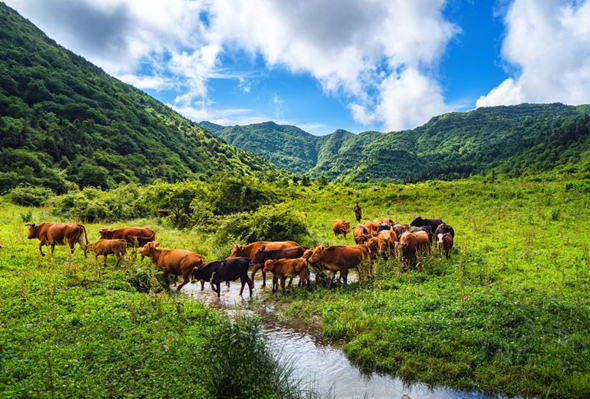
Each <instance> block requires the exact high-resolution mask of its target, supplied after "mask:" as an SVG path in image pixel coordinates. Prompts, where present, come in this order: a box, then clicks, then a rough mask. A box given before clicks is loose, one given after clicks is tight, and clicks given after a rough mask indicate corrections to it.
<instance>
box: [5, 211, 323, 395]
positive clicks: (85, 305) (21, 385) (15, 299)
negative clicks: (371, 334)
mask: <svg viewBox="0 0 590 399" xmlns="http://www.w3.org/2000/svg"><path fill="white" fill-rule="evenodd" d="M0 207H1V212H0V243H2V244H3V248H2V249H0V397H6V398H26V397H35V398H45V397H51V398H54V397H64V398H65V397H67V398H75V397H97V398H100V397H105V398H107V397H108V398H111V397H146V398H152V397H158V398H160V397H174V398H180V397H204V398H207V397H211V398H232V397H233V398H260V397H268V398H270V397H282V398H290V397H319V395H318V394H317V393H316V392H313V391H309V390H304V389H302V388H300V387H299V385H300V384H299V383H298V382H297V381H295V380H293V379H292V378H291V377H290V375H291V374H290V373H291V371H290V366H289V364H285V363H284V362H282V361H279V358H280V356H279V354H278V353H275V352H273V351H271V350H270V349H269V348H270V347H269V345H268V343H267V341H266V339H265V337H264V336H263V335H262V334H261V332H260V331H261V325H260V323H259V322H258V321H257V320H255V319H252V318H245V317H241V318H238V319H229V318H228V317H227V316H224V315H223V314H221V313H217V312H213V311H210V310H209V309H208V308H207V307H206V306H204V305H203V304H202V303H201V302H198V301H191V300H189V299H188V298H187V297H185V296H183V295H176V294H172V293H170V292H169V291H167V290H166V289H164V288H163V287H162V286H161V285H160V284H159V283H158V278H161V273H159V272H157V271H155V270H153V269H152V268H151V267H149V266H147V264H148V261H147V260H144V263H143V265H141V264H140V263H139V261H136V262H131V261H129V260H127V261H126V262H124V266H123V267H121V268H118V269H117V270H115V269H114V262H115V259H114V258H112V257H111V259H109V263H108V264H109V266H107V267H106V268H102V267H101V266H102V259H99V261H98V262H95V260H94V257H93V256H92V254H89V257H88V259H85V258H84V256H83V253H82V251H81V250H80V248H79V247H77V248H76V250H75V253H74V255H70V254H69V250H68V249H67V248H66V247H64V246H58V247H56V249H55V253H54V255H53V256H51V255H49V254H48V255H47V256H46V257H41V256H40V255H39V253H38V240H27V239H26V238H25V237H26V228H25V227H24V226H23V220H22V219H21V217H20V215H23V214H26V213H27V212H31V211H32V213H33V215H32V216H31V217H32V220H33V221H40V220H47V221H54V220H55V218H54V217H52V216H51V215H50V214H49V210H47V209H43V208H35V209H32V208H31V209H25V208H21V207H16V206H13V205H8V204H6V203H1V204H0ZM132 223H137V224H142V225H143V224H147V225H156V224H157V221H156V220H139V221H134V222H132ZM86 226H87V229H88V234H89V238H90V239H91V241H92V240H95V239H96V237H98V230H99V229H100V228H101V227H103V224H100V225H99V224H90V225H86ZM157 227H158V228H157V231H158V233H159V235H160V239H161V240H162V241H163V244H165V245H168V246H178V247H180V246H182V247H188V248H191V249H193V250H196V249H199V245H200V244H199V242H198V237H196V238H194V239H188V238H186V235H179V234H178V232H175V231H173V230H169V229H164V228H162V227H161V226H157ZM178 236H181V238H178V241H173V240H176V237H178ZM138 259H139V258H138ZM137 288H140V290H139V291H143V292H139V291H138V289H137Z"/></svg>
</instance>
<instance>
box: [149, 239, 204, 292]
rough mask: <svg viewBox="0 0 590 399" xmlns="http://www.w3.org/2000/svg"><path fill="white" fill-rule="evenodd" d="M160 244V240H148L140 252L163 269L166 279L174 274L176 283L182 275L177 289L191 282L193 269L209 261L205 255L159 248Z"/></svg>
mask: <svg viewBox="0 0 590 399" xmlns="http://www.w3.org/2000/svg"><path fill="white" fill-rule="evenodd" d="M159 246H160V243H159V242H156V243H154V242H148V243H147V244H145V245H144V246H143V247H141V248H140V249H139V254H140V255H142V256H147V257H148V258H150V260H151V261H152V263H153V264H154V265H156V266H157V267H158V269H160V270H162V272H163V273H164V278H165V279H168V274H172V275H174V285H176V279H177V278H178V276H182V278H183V282H182V284H180V285H179V286H178V288H176V291H180V289H181V288H182V287H184V286H185V285H186V284H188V283H189V282H190V276H191V272H192V271H193V269H195V268H199V267H203V264H205V263H206V262H207V259H206V258H205V257H204V256H203V255H199V254H196V253H194V252H190V251H187V250H184V249H167V248H158V247H159Z"/></svg>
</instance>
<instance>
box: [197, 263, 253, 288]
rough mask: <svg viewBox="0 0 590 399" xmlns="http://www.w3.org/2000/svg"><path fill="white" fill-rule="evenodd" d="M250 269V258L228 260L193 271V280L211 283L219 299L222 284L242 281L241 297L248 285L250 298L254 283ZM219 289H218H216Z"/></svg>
mask: <svg viewBox="0 0 590 399" xmlns="http://www.w3.org/2000/svg"><path fill="white" fill-rule="evenodd" d="M249 267H250V259H248V258H244V257H242V258H227V259H224V260H218V261H215V262H209V263H208V264H206V265H205V266H203V267H202V268H200V269H197V268H195V269H194V270H193V279H195V280H205V281H209V282H211V287H212V288H213V291H216V292H217V297H220V296H221V286H220V284H221V282H223V281H234V280H237V279H240V282H241V283H242V288H241V289H240V295H242V293H243V292H244V285H245V284H246V283H248V287H249V288H250V296H252V287H253V285H254V284H253V283H252V280H250V277H248V268H249ZM216 287H217V288H216Z"/></svg>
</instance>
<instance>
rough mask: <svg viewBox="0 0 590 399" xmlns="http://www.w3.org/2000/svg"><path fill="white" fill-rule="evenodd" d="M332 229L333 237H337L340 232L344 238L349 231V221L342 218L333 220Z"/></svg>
mask: <svg viewBox="0 0 590 399" xmlns="http://www.w3.org/2000/svg"><path fill="white" fill-rule="evenodd" d="M332 231H333V232H334V237H338V234H342V235H343V236H344V238H346V234H347V233H349V232H350V222H347V221H346V220H342V219H338V220H334V223H332Z"/></svg>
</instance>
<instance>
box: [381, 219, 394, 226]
mask: <svg viewBox="0 0 590 399" xmlns="http://www.w3.org/2000/svg"><path fill="white" fill-rule="evenodd" d="M381 223H387V224H390V225H392V226H393V225H394V224H395V222H394V221H393V220H392V219H391V218H383V219H381Z"/></svg>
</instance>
